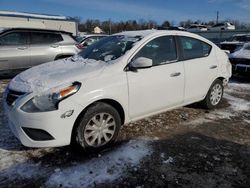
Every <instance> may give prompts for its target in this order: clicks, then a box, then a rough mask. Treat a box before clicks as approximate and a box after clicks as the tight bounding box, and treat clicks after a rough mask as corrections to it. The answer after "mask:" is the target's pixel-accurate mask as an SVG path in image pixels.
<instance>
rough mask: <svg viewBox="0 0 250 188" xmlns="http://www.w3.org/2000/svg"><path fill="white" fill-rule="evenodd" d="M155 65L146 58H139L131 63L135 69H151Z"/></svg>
mask: <svg viewBox="0 0 250 188" xmlns="http://www.w3.org/2000/svg"><path fill="white" fill-rule="evenodd" d="M152 65H153V60H152V59H149V58H146V57H138V58H136V59H135V60H134V61H132V62H131V63H130V67H131V68H133V69H143V68H150V67H152Z"/></svg>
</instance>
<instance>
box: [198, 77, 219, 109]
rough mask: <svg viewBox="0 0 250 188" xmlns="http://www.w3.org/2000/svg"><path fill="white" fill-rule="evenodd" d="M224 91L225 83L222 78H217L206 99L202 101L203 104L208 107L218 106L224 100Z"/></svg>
mask: <svg viewBox="0 0 250 188" xmlns="http://www.w3.org/2000/svg"><path fill="white" fill-rule="evenodd" d="M223 92H224V87H223V83H222V81H221V80H219V79H217V80H215V81H214V82H213V84H212V85H211V87H210V89H209V91H208V93H207V95H206V97H205V99H204V100H203V101H202V102H201V103H202V105H203V106H204V107H205V108H207V109H214V108H216V107H217V106H218V105H219V104H220V103H221V100H222V96H223Z"/></svg>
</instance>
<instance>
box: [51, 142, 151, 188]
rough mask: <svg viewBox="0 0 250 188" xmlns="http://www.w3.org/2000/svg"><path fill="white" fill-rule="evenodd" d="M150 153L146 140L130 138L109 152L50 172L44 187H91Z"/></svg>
mask: <svg viewBox="0 0 250 188" xmlns="http://www.w3.org/2000/svg"><path fill="white" fill-rule="evenodd" d="M150 154H151V149H150V146H149V143H148V142H147V141H143V140H142V141H136V140H132V141H129V142H128V143H127V144H125V145H123V146H121V147H120V148H118V149H117V150H115V151H113V152H111V153H109V154H106V155H104V156H100V157H99V158H95V159H92V160H90V161H88V162H86V163H83V164H77V165H75V166H73V167H69V168H67V169H64V170H62V171H59V172H56V173H54V174H52V175H51V177H50V178H49V179H48V181H47V184H46V187H59V186H60V187H93V186H96V185H97V184H100V183H104V182H111V181H114V180H116V179H118V178H119V177H121V176H122V174H123V173H124V171H126V169H127V168H131V167H132V168H133V167H135V166H137V165H138V164H139V163H140V161H141V160H142V159H143V158H144V157H146V156H147V155H150Z"/></svg>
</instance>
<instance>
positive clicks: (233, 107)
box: [184, 82, 250, 126]
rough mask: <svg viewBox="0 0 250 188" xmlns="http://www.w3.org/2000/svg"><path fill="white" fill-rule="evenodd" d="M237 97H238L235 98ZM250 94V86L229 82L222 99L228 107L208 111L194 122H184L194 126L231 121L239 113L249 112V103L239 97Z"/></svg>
mask: <svg viewBox="0 0 250 188" xmlns="http://www.w3.org/2000/svg"><path fill="white" fill-rule="evenodd" d="M235 94H237V95H238V97H236V96H235ZM245 94H248V95H249V94H250V85H249V84H244V83H237V82H231V83H229V84H228V86H227V87H226V88H225V91H224V96H223V98H224V99H226V100H227V102H228V103H229V106H228V107H223V108H219V109H215V110H213V111H210V112H209V113H207V114H206V115H205V116H203V117H201V118H197V119H195V120H192V121H189V122H185V123H184V124H188V125H190V124H192V125H194V126H196V125H199V124H202V123H207V122H211V121H214V120H219V119H231V118H232V117H235V116H237V115H239V114H241V113H244V112H248V111H250V101H249V100H245V99H243V98H241V97H240V95H245Z"/></svg>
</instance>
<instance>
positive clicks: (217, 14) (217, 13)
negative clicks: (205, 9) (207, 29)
mask: <svg viewBox="0 0 250 188" xmlns="http://www.w3.org/2000/svg"><path fill="white" fill-rule="evenodd" d="M219 13H220V12H219V11H217V12H216V24H218V23H219Z"/></svg>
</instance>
